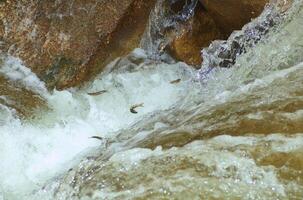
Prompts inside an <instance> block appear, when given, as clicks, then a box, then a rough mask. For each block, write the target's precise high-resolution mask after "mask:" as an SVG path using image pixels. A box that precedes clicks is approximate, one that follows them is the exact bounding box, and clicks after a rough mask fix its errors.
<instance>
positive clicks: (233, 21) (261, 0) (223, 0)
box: [200, 0, 269, 37]
mask: <svg viewBox="0 0 303 200" xmlns="http://www.w3.org/2000/svg"><path fill="white" fill-rule="evenodd" d="M200 2H201V3H202V5H203V6H204V7H205V9H206V10H207V12H208V13H209V14H210V15H211V16H212V18H213V19H214V21H215V22H216V24H217V25H218V26H219V27H220V29H221V31H222V33H223V34H224V35H225V37H227V36H228V35H229V34H230V33H231V32H232V31H233V30H239V29H241V28H242V26H243V25H244V24H246V23H247V22H249V21H250V20H251V18H255V17H257V16H258V15H259V14H260V13H261V12H262V10H263V9H264V6H265V4H266V3H268V2H269V0H253V1H252V0H200Z"/></svg>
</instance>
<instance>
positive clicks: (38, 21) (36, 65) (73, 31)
mask: <svg viewBox="0 0 303 200" xmlns="http://www.w3.org/2000/svg"><path fill="white" fill-rule="evenodd" d="M153 4H154V1H143V0H123V1H118V0H110V1H97V0H89V1H81V0H74V1H59V0H58V1H37V0H33V1H16V0H12V1H3V2H1V3H0V13H1V14H0V38H1V40H3V42H4V44H2V43H1V50H2V51H4V52H9V53H10V54H11V55H13V56H16V57H19V58H21V59H22V60H23V61H24V62H25V64H26V66H28V67H29V68H31V69H32V71H33V72H35V73H36V74H37V75H38V76H39V78H40V79H41V80H43V81H45V82H46V83H47V85H48V87H49V88H54V87H56V88H58V89H63V88H66V87H71V86H75V85H79V84H80V83H81V82H83V81H84V80H88V79H90V78H91V77H93V76H94V75H95V74H96V73H99V72H100V71H101V70H102V69H103V67H104V66H105V65H106V64H108V63H109V62H110V61H112V60H113V59H115V58H116V57H118V56H123V55H125V54H127V53H128V52H129V51H131V50H132V49H133V48H135V47H136V46H138V43H139V41H140V38H141V35H142V33H143V31H144V29H145V23H146V21H147V18H148V16H149V12H150V9H151V8H152V7H153Z"/></svg>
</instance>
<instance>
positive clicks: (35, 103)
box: [0, 75, 47, 118]
mask: <svg viewBox="0 0 303 200" xmlns="http://www.w3.org/2000/svg"><path fill="white" fill-rule="evenodd" d="M0 94H1V95H0V109H1V108H2V107H1V105H4V106H7V107H9V108H10V109H14V110H15V111H16V112H17V114H18V115H19V116H21V117H26V118H28V117H32V116H33V114H34V112H35V110H36V109H38V108H39V109H41V108H45V109H47V107H46V103H45V101H44V100H43V98H42V97H40V96H39V95H38V94H35V93H34V92H32V91H30V90H27V89H25V88H24V87H21V86H19V85H16V84H14V83H12V82H10V81H9V80H7V79H6V78H5V77H3V76H2V75H0ZM40 112H41V110H40Z"/></svg>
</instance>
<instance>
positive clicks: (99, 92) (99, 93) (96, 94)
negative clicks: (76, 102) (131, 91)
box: [87, 90, 108, 96]
mask: <svg viewBox="0 0 303 200" xmlns="http://www.w3.org/2000/svg"><path fill="white" fill-rule="evenodd" d="M106 92H108V91H107V90H101V91H98V92H89V93H87V94H88V95H90V96H98V95H101V94H104V93H106Z"/></svg>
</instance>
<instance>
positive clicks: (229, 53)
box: [200, 0, 292, 78]
mask: <svg viewBox="0 0 303 200" xmlns="http://www.w3.org/2000/svg"><path fill="white" fill-rule="evenodd" d="M291 4H292V1H279V0H278V1H271V2H270V4H268V5H267V6H266V7H265V9H264V11H263V12H262V14H261V15H260V16H259V17H258V18H257V20H254V21H252V22H250V23H248V24H247V25H245V26H244V27H243V28H242V30H240V31H234V32H233V33H232V34H231V36H230V37H229V38H228V39H227V40H217V41H214V42H212V43H211V44H210V46H209V47H208V48H204V49H203V50H202V59H203V63H202V69H201V70H200V77H202V78H203V76H205V74H207V73H208V72H209V70H208V69H209V68H213V67H225V68H229V67H231V66H232V65H234V64H235V63H236V59H237V57H238V56H239V55H241V54H244V53H245V52H246V51H247V49H249V48H252V47H254V46H255V45H256V44H257V43H258V42H259V41H260V40H261V39H262V38H265V37H267V36H268V32H269V30H271V29H274V28H275V27H276V25H278V24H279V23H280V22H281V21H282V20H285V18H287V15H284V13H285V12H286V11H287V9H289V8H290V6H291Z"/></svg>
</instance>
